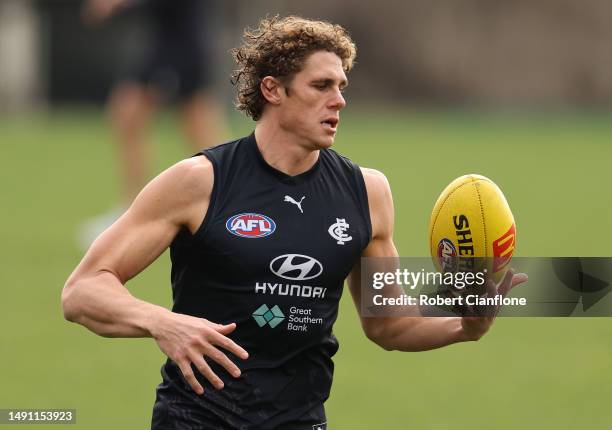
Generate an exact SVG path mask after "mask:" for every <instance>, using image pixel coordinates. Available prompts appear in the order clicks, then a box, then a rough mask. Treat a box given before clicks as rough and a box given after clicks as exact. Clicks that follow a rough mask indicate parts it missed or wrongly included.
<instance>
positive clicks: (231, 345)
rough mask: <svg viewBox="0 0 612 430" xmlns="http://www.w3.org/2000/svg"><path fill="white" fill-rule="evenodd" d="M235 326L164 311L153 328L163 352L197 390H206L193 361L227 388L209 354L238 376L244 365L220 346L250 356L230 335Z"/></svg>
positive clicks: (202, 371) (231, 373)
mask: <svg viewBox="0 0 612 430" xmlns="http://www.w3.org/2000/svg"><path fill="white" fill-rule="evenodd" d="M235 329H236V323H231V324H226V325H221V324H216V323H213V322H211V321H208V320H206V319H203V318H197V317H193V316H190V315H183V314H178V313H174V312H168V313H165V312H164V314H163V316H162V317H161V318H159V319H158V320H157V321H156V323H155V324H154V327H153V328H152V329H151V334H152V336H153V338H154V339H155V341H156V342H157V344H158V345H159V348H160V349H161V350H162V352H163V353H164V354H166V355H167V356H168V357H169V358H170V359H171V360H172V361H174V362H175V363H176V364H177V365H178V367H179V368H180V369H181V372H182V373H183V376H184V377H185V380H186V381H187V383H189V385H190V386H191V388H192V389H193V391H195V392H196V393H197V394H202V393H203V392H204V388H203V387H202V385H201V384H200V383H199V382H198V380H197V379H196V377H195V375H194V373H193V370H192V368H191V364H192V363H193V365H194V366H195V367H196V368H197V369H198V370H199V371H200V373H201V374H202V375H204V377H205V378H206V379H208V381H209V382H210V383H211V384H212V385H213V386H214V387H215V388H217V389H221V388H223V381H221V379H220V378H219V376H217V375H216V374H215V373H214V372H213V371H212V369H211V368H210V366H209V365H208V363H207V362H206V358H210V359H212V360H214V361H216V362H217V363H218V364H219V365H221V366H222V367H224V368H225V370H227V371H228V373H229V374H230V375H232V376H233V377H234V378H238V377H240V374H241V372H240V369H239V368H238V367H237V366H236V365H235V364H234V363H233V362H232V361H231V360H230V359H229V358H228V357H227V355H225V353H224V352H223V351H221V349H220V348H223V349H225V350H226V351H230V352H232V353H233V354H234V355H236V356H237V357H240V358H241V359H243V360H245V359H247V358H248V357H249V354H248V353H247V352H246V351H245V350H244V349H243V348H241V347H240V346H238V345H237V344H236V343H235V342H234V341H233V340H231V339H229V338H228V337H227V335H229V334H230V333H231V332H233V331H234V330H235Z"/></svg>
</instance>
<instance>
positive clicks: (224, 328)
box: [215, 323, 236, 336]
mask: <svg viewBox="0 0 612 430" xmlns="http://www.w3.org/2000/svg"><path fill="white" fill-rule="evenodd" d="M215 330H217V331H218V332H219V333H221V334H222V335H224V336H227V335H228V334H230V333H231V332H233V331H234V330H236V323H231V324H225V325H221V324H217V327H216V328H215Z"/></svg>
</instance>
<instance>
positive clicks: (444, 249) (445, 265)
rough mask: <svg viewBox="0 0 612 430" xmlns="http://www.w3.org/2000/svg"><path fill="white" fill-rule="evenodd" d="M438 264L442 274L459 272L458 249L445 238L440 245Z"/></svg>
mask: <svg viewBox="0 0 612 430" xmlns="http://www.w3.org/2000/svg"><path fill="white" fill-rule="evenodd" d="M438 262H439V263H440V266H441V267H442V272H455V271H456V270H457V249H456V248H455V245H454V244H453V242H452V241H450V240H449V239H447V238H443V239H442V240H441V241H440V242H439V243H438Z"/></svg>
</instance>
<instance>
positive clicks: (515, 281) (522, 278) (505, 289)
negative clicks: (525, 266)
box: [499, 273, 529, 297]
mask: <svg viewBox="0 0 612 430" xmlns="http://www.w3.org/2000/svg"><path fill="white" fill-rule="evenodd" d="M528 280H529V277H528V276H527V274H525V273H517V274H516V275H514V276H513V277H512V279H511V280H510V282H509V283H508V284H507V285H501V286H500V288H499V293H500V294H501V295H502V296H504V297H506V295H507V294H508V293H509V292H510V290H511V289H513V288H514V287H516V286H517V285H520V284H523V283H525V282H527V281H528Z"/></svg>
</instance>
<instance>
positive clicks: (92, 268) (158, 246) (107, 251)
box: [76, 207, 179, 283]
mask: <svg viewBox="0 0 612 430" xmlns="http://www.w3.org/2000/svg"><path fill="white" fill-rule="evenodd" d="M178 228H179V227H178V226H177V225H176V224H174V223H172V222H170V221H169V220H167V219H165V218H150V217H146V218H145V219H143V217H141V216H139V214H138V208H135V207H131V208H130V209H128V211H127V212H126V213H125V214H123V216H121V218H119V219H118V220H117V221H116V222H115V223H114V224H113V225H112V226H110V227H109V228H108V229H107V230H106V231H105V232H104V233H102V234H101V235H100V236H99V237H98V238H97V239H96V240H95V242H94V243H93V244H92V246H91V248H90V249H89V251H88V252H87V254H85V257H84V258H83V260H82V262H81V264H79V266H78V267H77V269H76V273H77V274H79V273H83V274H85V273H88V274H91V275H95V274H97V273H99V272H102V271H106V272H111V273H112V274H113V275H115V276H116V277H117V278H118V279H119V280H120V281H121V283H125V282H127V281H128V280H130V279H131V278H133V277H134V276H136V275H137V274H138V273H140V272H141V271H142V270H144V269H145V268H146V267H147V266H148V265H149V264H151V263H152V262H153V261H154V260H155V259H156V258H157V257H159V255H161V254H162V253H163V252H164V250H165V249H166V248H167V247H168V246H169V245H170V243H171V242H172V240H173V238H174V237H175V236H176V233H177V232H178Z"/></svg>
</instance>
